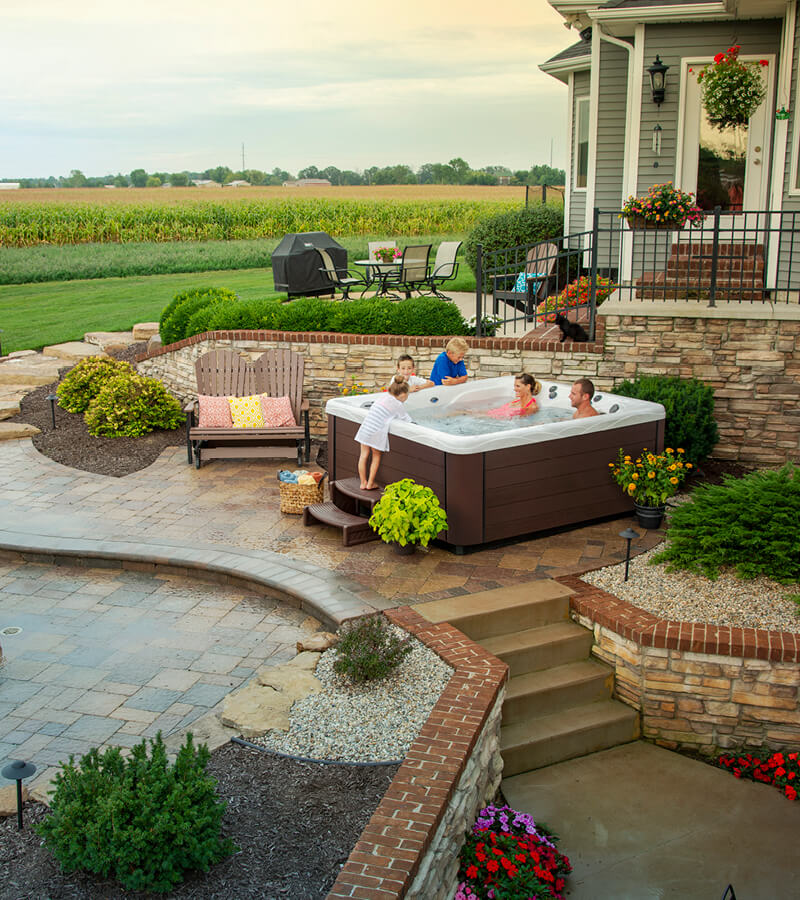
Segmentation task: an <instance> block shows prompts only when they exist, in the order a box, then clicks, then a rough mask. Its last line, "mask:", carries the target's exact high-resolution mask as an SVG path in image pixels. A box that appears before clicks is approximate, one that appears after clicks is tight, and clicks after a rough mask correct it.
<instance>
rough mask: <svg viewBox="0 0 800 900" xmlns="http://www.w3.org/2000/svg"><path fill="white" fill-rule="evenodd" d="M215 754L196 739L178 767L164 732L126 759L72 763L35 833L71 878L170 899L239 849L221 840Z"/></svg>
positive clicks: (108, 755)
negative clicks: (211, 765) (211, 766)
mask: <svg viewBox="0 0 800 900" xmlns="http://www.w3.org/2000/svg"><path fill="white" fill-rule="evenodd" d="M209 756H210V754H209V752H208V747H207V746H206V745H204V744H201V745H200V746H199V747H197V748H195V746H194V742H193V740H192V735H191V734H189V735H187V737H186V742H185V743H184V744H183V746H182V747H181V748H180V751H179V752H178V756H177V759H176V760H175V763H174V764H172V765H171V764H170V763H169V762H168V760H167V753H166V749H165V747H164V743H163V741H162V740H161V732H159V733H158V735H157V736H156V739H155V740H154V741H151V742H150V755H148V753H147V746H146V742H145V741H142V743H141V744H137V745H136V746H135V747H134V748H133V749H132V750H131V754H130V757H129V758H128V759H123V757H122V754H121V752H120V750H119V749H118V748H116V747H113V748H109V749H108V750H106V751H105V752H104V753H102V754H101V753H100V752H99V751H98V750H97V749H96V748H94V749H92V750H90V751H89V752H88V753H87V754H86V755H85V756H83V757H82V758H81V760H80V762H79V763H78V764H77V765H76V764H75V762H74V757H70V760H69V762H68V763H65V764H64V765H63V766H62V768H61V771H60V772H59V773H58V774H57V775H56V777H55V785H56V788H55V793H54V794H53V798H52V801H51V803H50V809H51V812H50V815H49V816H47V818H46V819H45V820H44V821H43V822H41V823H40V824H39V825H35V826H34V828H35V830H36V831H37V832H38V833H39V834H40V835H41V836H42V837H43V838H44V844H45V846H46V847H47V848H48V849H49V850H50V851H51V852H52V853H53V855H54V856H55V858H56V859H57V860H58V862H59V863H60V864H61V867H62V869H63V870H64V872H75V871H85V872H92V873H94V874H95V875H99V876H100V877H101V878H114V879H116V880H117V881H118V882H119V883H120V884H121V885H122V886H123V887H124V888H126V889H127V890H130V891H158V892H166V891H169V890H172V889H173V888H175V887H176V886H177V885H179V884H180V883H181V882H182V881H183V880H184V878H185V876H186V873H188V872H191V871H193V870H200V871H203V872H207V871H208V870H209V868H210V867H211V866H212V865H213V864H214V863H217V862H219V861H220V860H222V859H224V858H225V857H226V856H230V854H231V853H233V852H234V851H235V850H236V847H235V846H234V844H233V843H232V842H231V840H230V839H229V838H222V837H221V834H220V831H221V824H222V816H223V815H224V812H225V804H224V803H222V802H221V801H219V800H218V799H217V797H216V794H215V791H214V788H215V785H216V781H215V779H214V778H212V777H211V776H210V775H208V774H207V773H206V771H205V770H206V765H207V764H208V760H209Z"/></svg>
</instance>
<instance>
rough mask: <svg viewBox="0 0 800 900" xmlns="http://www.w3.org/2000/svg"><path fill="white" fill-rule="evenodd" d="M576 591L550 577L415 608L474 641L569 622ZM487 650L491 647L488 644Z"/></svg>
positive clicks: (434, 620)
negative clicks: (447, 624) (570, 602)
mask: <svg viewBox="0 0 800 900" xmlns="http://www.w3.org/2000/svg"><path fill="white" fill-rule="evenodd" d="M573 593H574V591H573V590H572V589H571V588H568V587H565V586H564V585H563V584H559V583H558V582H557V581H553V580H552V579H550V578H544V579H541V580H539V581H528V582H524V583H522V584H516V585H512V586H510V587H502V588H495V589H494V590H491V591H480V592H479V593H477V594H469V595H466V596H461V597H447V598H445V599H443V600H433V601H431V602H430V603H419V604H417V605H416V606H414V609H415V610H416V611H417V612H418V613H419V614H420V615H421V616H424V617H425V618H426V619H427V620H428V621H429V622H433V623H436V624H438V623H440V622H449V623H450V624H451V625H453V626H455V627H456V628H458V630H459V631H463V632H464V634H466V635H467V636H468V637H471V638H472V639H473V640H474V641H478V642H481V643H484V646H485V641H486V640H487V639H488V638H494V637H498V636H500V635H504V634H508V633H516V632H519V631H520V630H522V629H530V628H534V627H540V626H543V625H551V624H555V623H558V622H569V597H570V595H571V594H573ZM487 649H488V647H487Z"/></svg>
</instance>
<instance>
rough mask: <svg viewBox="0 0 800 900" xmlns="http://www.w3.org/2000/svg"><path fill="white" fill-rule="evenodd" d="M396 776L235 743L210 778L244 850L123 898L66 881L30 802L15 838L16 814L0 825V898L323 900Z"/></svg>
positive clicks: (215, 758)
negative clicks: (161, 889)
mask: <svg viewBox="0 0 800 900" xmlns="http://www.w3.org/2000/svg"><path fill="white" fill-rule="evenodd" d="M396 770H397V767H396V766H358V767H356V766H341V765H319V764H309V763H300V762H294V761H292V760H287V759H282V758H280V757H276V756H273V755H271V754H269V753H264V752H261V751H259V750H253V749H250V748H249V747H241V746H237V745H235V744H226V745H225V746H223V747H220V748H219V750H216V751H215V752H214V753H213V754H212V755H211V761H210V763H209V765H208V772H209V773H210V774H211V775H213V776H214V777H215V778H216V779H217V781H218V787H217V792H218V794H219V796H220V798H221V799H223V800H225V801H226V802H227V803H228V809H227V812H226V813H225V817H224V819H223V823H222V827H223V834H224V835H225V836H227V837H230V838H231V839H232V840H233V842H234V843H235V844H236V845H237V846H238V847H239V852H238V853H236V854H234V855H233V856H231V857H229V858H228V859H226V860H223V861H222V862H221V863H218V864H217V865H216V866H214V867H213V868H212V869H211V870H210V871H209V872H208V873H205V874H203V873H198V874H193V875H192V876H191V877H190V878H189V879H188V880H187V881H186V882H184V884H183V885H181V886H180V887H179V888H178V889H177V890H175V891H172V892H171V893H169V894H159V895H153V894H144V893H140V892H138V891H125V890H123V889H122V888H121V887H119V885H118V884H117V883H116V882H114V881H109V880H104V879H101V878H97V877H95V876H92V875H87V874H83V873H72V874H69V875H64V874H62V872H61V869H60V867H59V865H58V863H57V862H56V861H55V859H54V858H53V856H52V855H51V854H50V852H49V851H48V850H46V849H45V848H44V847H42V845H41V838H40V837H39V836H38V835H37V834H36V833H35V832H34V831H33V829H32V828H31V827H30V826H31V825H32V824H33V823H35V822H40V821H41V820H42V819H43V818H44V816H45V815H47V807H45V806H43V805H42V804H41V803H29V804H26V806H25V810H24V817H25V828H24V829H23V831H21V832H20V831H17V820H16V816H11V817H10V818H7V819H2V820H0V900H47V898H52V900H78V898H80V900H110V898H121V897H125V898H130V900H139V898H145V897H153V896H162V897H164V896H166V897H170V898H171V897H175V898H197V900H251V898H252V900H263V898H277V897H286V898H290V900H311V898H318V897H325V896H326V894H327V893H328V891H329V890H330V888H331V886H332V885H333V882H334V881H335V880H336V876H337V875H338V873H339V869H340V867H341V866H342V865H343V864H344V862H345V861H346V859H347V857H348V856H349V854H350V851H351V849H352V848H353V846H354V844H355V843H356V841H357V840H358V837H359V835H360V834H361V831H362V830H363V828H364V826H365V825H366V824H367V822H368V821H369V818H370V816H371V815H372V813H373V811H374V810H375V808H376V806H377V805H378V803H379V802H380V799H381V797H382V796H383V794H384V793H385V791H386V789H387V787H388V786H389V783H390V782H391V780H392V778H393V777H394V773H395V771H396Z"/></svg>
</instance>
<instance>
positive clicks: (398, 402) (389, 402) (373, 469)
mask: <svg viewBox="0 0 800 900" xmlns="http://www.w3.org/2000/svg"><path fill="white" fill-rule="evenodd" d="M406 400H408V382H407V381H406V380H405V378H403V376H402V375H395V377H394V380H393V381H392V383H391V384H390V385H389V389H388V390H387V392H386V393H385V394H384V395H383V396H382V397H379V398H378V399H377V400H376V401H375V402H374V403H373V404H372V406H371V407H370V408H369V409H368V410H367V415H366V417H365V418H364V421H363V422H362V423H361V427H360V428H359V429H358V431H357V432H356V440H357V441H358V443H359V444H361V454H360V456H359V458H358V477H359V478H360V479H361V490H362V491H374V490H377V487H378V485H377V484H376V482H375V478H376V476H377V474H378V468H379V466H380V464H381V457H382V456H383V454H384V453H386V451H387V450H388V449H389V426H390V425H391V424H392V422H393V421H394V420H395V419H400V420H401V421H403V422H410V421H411V416H409V414H408V413H407V412H406V411H405V410H404V409H403V404H404V403H405V402H406ZM370 456H371V457H372V458H371V459H370Z"/></svg>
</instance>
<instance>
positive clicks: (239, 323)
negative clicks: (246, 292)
mask: <svg viewBox="0 0 800 900" xmlns="http://www.w3.org/2000/svg"><path fill="white" fill-rule="evenodd" d="M280 310H281V304H280V303H279V302H278V301H277V300H247V301H240V302H239V303H228V302H227V301H226V302H222V303H212V304H211V305H209V306H202V307H200V309H198V310H197V311H196V312H194V313H193V314H192V317H191V318H190V319H189V321H188V322H187V323H186V328H185V329H184V337H190V336H191V335H193V334H202V333H203V332H204V331H237V330H246V331H254V330H257V329H259V328H273V327H274V324H273V323H274V321H275V317H276V316H277V315H279V314H280Z"/></svg>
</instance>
